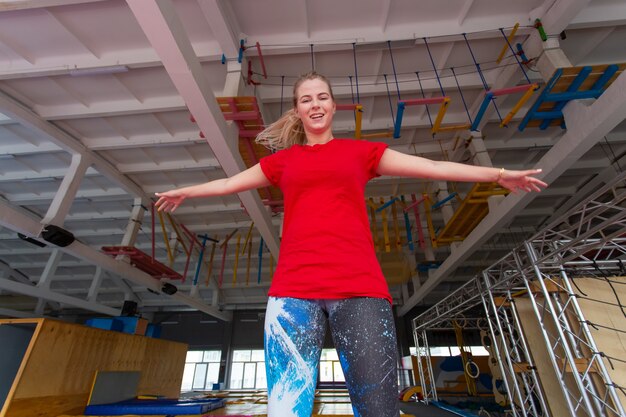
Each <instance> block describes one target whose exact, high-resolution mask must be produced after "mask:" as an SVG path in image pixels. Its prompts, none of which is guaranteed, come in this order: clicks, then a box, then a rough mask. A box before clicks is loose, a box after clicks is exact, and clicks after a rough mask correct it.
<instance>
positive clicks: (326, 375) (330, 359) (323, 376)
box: [319, 349, 346, 382]
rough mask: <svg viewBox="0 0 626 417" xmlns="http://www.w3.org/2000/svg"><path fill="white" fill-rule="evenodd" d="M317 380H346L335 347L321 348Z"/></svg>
mask: <svg viewBox="0 0 626 417" xmlns="http://www.w3.org/2000/svg"><path fill="white" fill-rule="evenodd" d="M319 380H320V382H345V381H346V378H345V377H344V375H343V370H342V369H341V363H340V362H339V357H338V356H337V351H336V350H335V349H322V356H321V358H320V377H319Z"/></svg>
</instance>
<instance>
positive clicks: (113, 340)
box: [0, 319, 187, 417]
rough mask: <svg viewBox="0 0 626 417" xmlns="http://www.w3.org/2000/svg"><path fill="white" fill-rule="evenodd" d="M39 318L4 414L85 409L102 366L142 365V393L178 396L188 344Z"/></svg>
mask: <svg viewBox="0 0 626 417" xmlns="http://www.w3.org/2000/svg"><path fill="white" fill-rule="evenodd" d="M24 320H27V319H22V320H21V322H24ZM36 320H37V323H38V329H37V331H36V333H35V335H34V336H33V338H32V340H31V344H30V346H29V349H28V351H27V353H26V355H25V356H24V359H23V363H22V366H21V369H20V371H19V372H18V376H17V377H16V379H15V381H14V384H13V387H12V389H11V392H10V393H9V396H8V398H7V404H5V407H4V409H3V411H2V413H0V417H22V416H58V415H59V414H82V411H83V410H84V407H85V405H86V404H87V400H88V396H89V392H90V390H91V386H92V384H93V380H94V377H95V374H96V371H99V370H102V371H140V372H141V379H140V382H139V392H138V394H158V395H165V396H168V397H172V398H176V397H178V395H179V393H180V385H181V381H182V376H183V369H184V364H185V357H186V354H187V345H184V344H181V343H175V342H170V341H166V340H160V339H153V338H149V337H144V336H136V335H129V334H125V333H119V332H111V331H106V330H100V329H94V328H91V327H86V326H82V325H77V324H70V323H65V322H61V321H55V320H47V319H45V320H44V319H36ZM14 322H17V320H0V325H10V324H11V323H14Z"/></svg>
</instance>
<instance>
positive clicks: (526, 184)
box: [498, 169, 548, 193]
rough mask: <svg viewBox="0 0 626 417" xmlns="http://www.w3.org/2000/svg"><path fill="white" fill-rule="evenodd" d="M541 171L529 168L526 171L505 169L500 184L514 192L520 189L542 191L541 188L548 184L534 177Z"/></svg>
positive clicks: (499, 179) (499, 180)
mask: <svg viewBox="0 0 626 417" xmlns="http://www.w3.org/2000/svg"><path fill="white" fill-rule="evenodd" d="M539 173H541V169H529V170H526V171H514V170H508V169H505V170H503V171H502V175H501V176H500V178H498V184H500V185H501V186H502V187H504V188H507V189H509V190H511V191H512V192H514V193H516V192H517V191H518V190H521V191H528V192H531V191H541V189H542V188H546V187H547V186H548V184H546V183H545V182H543V181H541V180H540V179H538V178H535V177H534V176H535V175H537V174H539Z"/></svg>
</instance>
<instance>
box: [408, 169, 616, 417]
mask: <svg viewBox="0 0 626 417" xmlns="http://www.w3.org/2000/svg"><path fill="white" fill-rule="evenodd" d="M625 257H626V173H625V174H621V175H619V176H618V177H616V178H615V179H614V180H612V181H611V182H610V183H608V184H607V185H606V186H604V187H602V188H601V189H599V190H598V191H597V192H595V193H594V194H592V195H591V196H590V197H588V198H587V199H585V200H584V201H583V202H582V203H580V204H579V205H578V206H577V207H576V208H574V209H572V210H571V211H570V212H568V213H567V214H565V215H563V216H561V217H559V218H558V219H556V220H555V221H554V222H552V223H550V224H549V225H548V226H547V227H545V228H544V229H543V230H542V231H540V232H539V233H537V234H536V235H535V236H533V237H532V238H531V239H529V240H527V241H526V242H525V243H524V244H523V245H522V246H521V247H519V248H517V249H515V250H513V251H511V252H510V253H509V254H507V255H506V256H505V257H503V258H502V259H500V260H499V261H498V262H496V263H495V264H494V265H492V266H491V267H489V268H487V269H485V270H484V271H483V272H482V274H480V275H479V276H476V277H475V278H474V279H472V280H471V281H469V282H467V283H466V284H465V285H463V286H462V287H460V288H459V289H457V290H456V291H455V292H454V293H452V294H450V295H449V296H448V297H446V298H445V299H444V300H442V301H440V302H439V303H438V304H437V305H435V306H433V307H432V308H430V309H429V310H427V311H426V312H424V313H423V314H422V315H420V316H418V317H416V318H415V319H413V329H414V334H415V339H416V346H417V347H418V356H419V355H420V354H423V355H427V357H428V359H430V353H429V351H428V341H427V340H426V330H430V329H435V328H439V329H441V328H449V329H452V326H451V323H452V322H453V321H454V320H456V319H457V318H459V317H461V318H462V316H463V313H464V312H465V311H467V310H469V309H471V308H473V307H475V306H476V305H478V304H482V307H483V309H484V311H485V314H486V323H487V325H488V327H489V332H490V334H491V340H492V344H493V345H492V346H491V347H492V349H493V352H494V356H496V357H497V358H498V365H499V367H500V370H501V372H502V375H503V384H504V386H505V388H506V391H507V396H508V400H509V403H510V406H511V411H512V413H513V415H515V416H548V415H550V411H549V407H548V406H547V401H546V399H545V396H544V394H543V392H542V390H541V387H540V380H539V376H538V373H537V369H536V367H535V365H534V363H533V359H532V355H531V353H530V351H529V348H528V345H527V343H526V340H525V339H524V333H523V331H522V327H521V324H520V319H519V315H518V312H517V309H516V306H515V298H516V296H517V295H521V294H523V295H524V296H526V297H528V299H529V300H531V305H532V310H533V312H534V314H535V316H536V318H537V320H538V322H539V324H540V329H541V335H538V336H541V337H542V338H543V339H544V341H545V343H546V347H547V352H548V356H549V359H550V363H551V364H552V367H553V369H554V372H555V374H556V376H557V378H558V380H559V382H560V385H561V387H560V388H561V391H562V393H563V396H564V398H565V402H566V407H567V409H568V411H569V415H571V416H590V417H596V416H607V417H608V416H610V417H612V416H624V415H626V414H625V413H624V407H623V405H622V404H621V402H620V399H619V397H618V394H617V390H616V385H615V384H614V383H613V382H612V380H611V377H610V375H609V373H608V371H607V368H606V365H605V363H604V361H603V358H602V356H603V353H602V352H600V351H599V350H598V348H597V346H596V344H595V341H594V339H593V336H592V334H591V331H590V328H589V324H588V323H589V322H588V321H587V320H586V319H585V316H584V314H583V311H582V309H581V308H580V305H579V303H578V300H577V298H576V297H577V294H576V292H575V291H574V287H575V282H573V280H575V279H576V278H578V277H607V276H616V275H626V267H625V263H626V262H624V261H622V258H625ZM476 325H477V326H478V327H481V326H480V322H478V321H477V322H476ZM418 334H419V337H418ZM418 342H419V343H418ZM427 362H428V363H430V361H427ZM418 363H420V364H421V358H418ZM421 372H422V370H421V365H420V377H422V373H421ZM432 375H433V374H432V370H430V375H429V376H428V378H429V384H431V385H432ZM425 376H426V375H425ZM423 388H424V385H423ZM424 397H425V399H426V401H428V399H436V398H437V397H436V391H435V390H434V388H433V387H429V389H428V390H426V389H424Z"/></svg>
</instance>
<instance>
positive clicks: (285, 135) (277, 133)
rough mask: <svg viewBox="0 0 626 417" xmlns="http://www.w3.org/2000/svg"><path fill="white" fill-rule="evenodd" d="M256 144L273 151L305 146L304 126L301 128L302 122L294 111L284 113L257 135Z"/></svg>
mask: <svg viewBox="0 0 626 417" xmlns="http://www.w3.org/2000/svg"><path fill="white" fill-rule="evenodd" d="M256 143H258V144H260V145H263V146H265V147H266V148H269V149H271V150H273V151H279V150H281V149H287V148H290V147H291V146H293V145H304V144H306V135H305V133H304V126H302V120H300V118H299V117H298V116H296V112H295V109H290V110H288V111H286V112H285V113H283V115H282V116H281V117H280V118H279V119H278V120H276V121H275V122H274V123H272V124H271V125H269V126H268V127H266V128H265V129H264V130H263V131H262V132H261V133H259V134H258V135H257V137H256Z"/></svg>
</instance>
